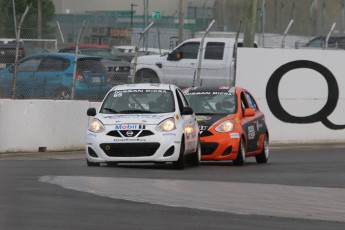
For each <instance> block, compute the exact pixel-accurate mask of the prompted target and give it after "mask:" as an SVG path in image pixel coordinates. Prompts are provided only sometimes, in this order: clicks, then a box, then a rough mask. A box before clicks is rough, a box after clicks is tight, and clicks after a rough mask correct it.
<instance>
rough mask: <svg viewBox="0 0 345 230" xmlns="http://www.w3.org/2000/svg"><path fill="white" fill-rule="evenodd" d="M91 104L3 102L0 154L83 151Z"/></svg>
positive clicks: (30, 101)
mask: <svg viewBox="0 0 345 230" xmlns="http://www.w3.org/2000/svg"><path fill="white" fill-rule="evenodd" d="M93 106H99V103H90V102H88V101H54V100H10V99H1V100H0V127H1V128H0V152H37V151H65V150H81V149H84V145H85V134H86V129H87V126H88V123H89V117H88V116H87V115H86V110H87V109H88V108H89V107H93Z"/></svg>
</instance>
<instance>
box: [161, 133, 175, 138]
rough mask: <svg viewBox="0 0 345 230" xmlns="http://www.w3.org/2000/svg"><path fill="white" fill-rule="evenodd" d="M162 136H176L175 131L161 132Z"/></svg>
mask: <svg viewBox="0 0 345 230" xmlns="http://www.w3.org/2000/svg"><path fill="white" fill-rule="evenodd" d="M162 135H163V136H174V137H176V133H163V134H162Z"/></svg>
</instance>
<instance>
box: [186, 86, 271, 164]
mask: <svg viewBox="0 0 345 230" xmlns="http://www.w3.org/2000/svg"><path fill="white" fill-rule="evenodd" d="M184 94H185V95H186V98H187V99H188V101H189V103H190V106H191V107H192V108H193V110H194V112H195V114H196V119H197V121H198V124H199V129H200V142H201V160H203V161H209V160H212V161H218V160H232V161H233V163H234V164H235V165H244V164H245V163H246V157H252V156H255V158H256V162H257V163H266V162H267V161H268V157H269V148H268V142H269V133H268V129H267V126H266V122H265V116H264V114H263V113H262V112H261V111H260V109H259V107H258V105H257V103H256V101H255V99H254V98H253V96H252V95H251V94H250V93H249V92H248V91H247V90H245V89H243V88H239V87H191V88H187V89H185V90H184Z"/></svg>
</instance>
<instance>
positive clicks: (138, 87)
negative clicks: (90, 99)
mask: <svg viewBox="0 0 345 230" xmlns="http://www.w3.org/2000/svg"><path fill="white" fill-rule="evenodd" d="M87 115H88V116H94V118H93V120H92V121H91V123H90V126H89V128H88V130H87V137H86V161H87V165H88V166H99V165H100V163H106V164H107V165H109V166H113V165H116V164H117V163H130V162H156V163H165V162H172V163H173V166H174V168H177V169H183V168H184V166H185V162H186V161H188V162H189V163H191V164H192V165H199V162H200V155H201V151H200V142H199V128H198V124H197V121H196V118H195V115H194V112H193V110H192V109H191V107H190V106H189V104H188V101H187V100H186V98H185V96H184V95H183V93H182V92H181V90H180V89H179V88H178V87H177V86H174V85H169V84H149V83H143V84H128V85H118V86H115V87H113V88H112V89H111V90H110V91H109V92H108V94H107V95H106V96H105V99H104V100H103V102H102V105H101V107H100V109H99V110H98V111H96V109H95V108H90V109H88V111H87Z"/></svg>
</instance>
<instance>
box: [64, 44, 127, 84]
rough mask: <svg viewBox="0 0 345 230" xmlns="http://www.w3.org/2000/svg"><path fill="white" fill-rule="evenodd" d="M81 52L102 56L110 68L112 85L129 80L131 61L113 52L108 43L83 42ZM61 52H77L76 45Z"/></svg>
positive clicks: (109, 73)
mask: <svg viewBox="0 0 345 230" xmlns="http://www.w3.org/2000/svg"><path fill="white" fill-rule="evenodd" d="M78 51H79V54H84V55H89V56H97V57H101V58H102V62H103V64H104V65H105V66H106V68H107V70H108V77H109V81H110V84H111V85H119V84H125V83H128V82H129V72H130V62H128V61H125V60H123V59H121V58H119V57H116V56H115V55H113V54H112V52H111V48H110V47H109V46H107V45H94V44H81V45H80V46H79V49H78ZM59 52H60V53H75V45H71V46H69V47H66V48H63V49H60V50H59Z"/></svg>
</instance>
